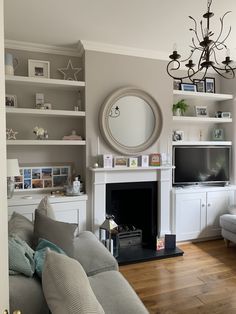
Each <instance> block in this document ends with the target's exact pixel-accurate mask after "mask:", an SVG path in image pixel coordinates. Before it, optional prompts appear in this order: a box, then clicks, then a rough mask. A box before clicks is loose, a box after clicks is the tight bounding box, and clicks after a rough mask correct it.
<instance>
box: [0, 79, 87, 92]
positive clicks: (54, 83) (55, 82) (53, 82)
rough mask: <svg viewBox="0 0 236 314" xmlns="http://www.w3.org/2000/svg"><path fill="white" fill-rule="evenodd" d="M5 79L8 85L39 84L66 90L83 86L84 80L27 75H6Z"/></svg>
mask: <svg viewBox="0 0 236 314" xmlns="http://www.w3.org/2000/svg"><path fill="white" fill-rule="evenodd" d="M5 81H6V83H7V84H8V85H10V84H13V85H14V86H16V85H27V86H29V87H30V86H41V87H44V88H45V87H46V88H60V89H63V88H64V89H67V90H78V88H79V89H80V88H84V87H85V82H83V81H70V80H59V79H51V78H37V77H28V76H17V75H12V76H11V75H6V76H5Z"/></svg>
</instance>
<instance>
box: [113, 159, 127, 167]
mask: <svg viewBox="0 0 236 314" xmlns="http://www.w3.org/2000/svg"><path fill="white" fill-rule="evenodd" d="M114 167H128V158H127V157H114Z"/></svg>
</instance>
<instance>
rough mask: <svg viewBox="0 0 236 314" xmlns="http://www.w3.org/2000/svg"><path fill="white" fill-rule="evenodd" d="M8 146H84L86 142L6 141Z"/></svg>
mask: <svg viewBox="0 0 236 314" xmlns="http://www.w3.org/2000/svg"><path fill="white" fill-rule="evenodd" d="M7 145H8V146H21V145H31V146H38V145H45V146H50V145H57V146H59V145H63V146H66V145H67V146H84V145H86V141H83V140H82V141H80V140H7Z"/></svg>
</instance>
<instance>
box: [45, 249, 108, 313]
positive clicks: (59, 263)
mask: <svg viewBox="0 0 236 314" xmlns="http://www.w3.org/2000/svg"><path fill="white" fill-rule="evenodd" d="M42 285H43V292H44V295H45V298H46V301H47V304H48V306H49V308H50V310H51V312H52V314H66V313H67V314H78V313H83V314H105V312H104V310H103V308H102V306H101V305H100V303H99V302H98V300H97V298H96V296H95V295H94V293H93V291H92V288H91V286H90V283H89V280H88V277H87V275H86V273H85V271H84V270H83V267H82V266H81V265H80V263H79V262H78V261H76V260H75V259H72V258H70V257H68V256H65V255H62V254H58V253H56V252H53V251H49V250H48V251H47V255H46V260H45V264H44V268H43V273H42Z"/></svg>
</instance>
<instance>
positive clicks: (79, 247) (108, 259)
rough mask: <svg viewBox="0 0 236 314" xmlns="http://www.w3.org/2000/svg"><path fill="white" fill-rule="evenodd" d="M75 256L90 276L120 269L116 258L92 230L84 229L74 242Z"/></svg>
mask: <svg viewBox="0 0 236 314" xmlns="http://www.w3.org/2000/svg"><path fill="white" fill-rule="evenodd" d="M74 248H75V250H74V253H75V255H74V258H75V259H76V260H78V261H79V262H80V264H81V265H82V266H83V268H84V270H85V272H86V274H87V275H88V276H92V275H95V274H97V273H100V272H103V271H107V270H118V264H117V261H116V259H115V258H114V257H113V256H112V255H111V254H110V252H109V251H108V250H107V249H106V248H105V246H104V245H103V244H102V243H101V242H100V241H99V240H98V239H97V237H96V236H95V235H94V234H93V233H92V232H90V231H83V232H81V233H80V234H79V236H78V238H76V239H75V242H74Z"/></svg>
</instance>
